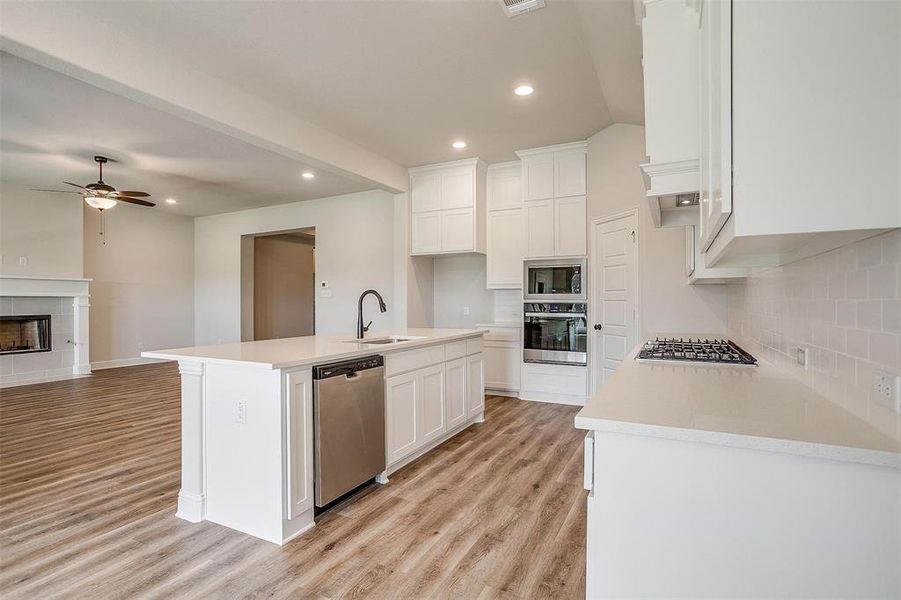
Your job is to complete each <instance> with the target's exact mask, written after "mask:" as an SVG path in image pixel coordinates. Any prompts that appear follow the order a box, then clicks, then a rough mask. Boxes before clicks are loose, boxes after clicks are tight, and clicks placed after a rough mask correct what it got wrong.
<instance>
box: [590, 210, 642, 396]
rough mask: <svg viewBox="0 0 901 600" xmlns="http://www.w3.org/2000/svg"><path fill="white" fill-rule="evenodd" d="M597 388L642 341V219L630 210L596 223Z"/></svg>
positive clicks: (594, 380)
mask: <svg viewBox="0 0 901 600" xmlns="http://www.w3.org/2000/svg"><path fill="white" fill-rule="evenodd" d="M592 230H593V231H592V250H591V251H592V261H591V263H592V281H593V282H594V285H593V288H592V289H593V293H592V297H591V299H590V303H589V305H590V306H591V314H592V319H593V322H592V325H593V329H592V340H591V341H592V348H593V352H592V355H593V357H594V358H593V359H592V365H593V370H594V373H593V377H592V387H593V389H598V388H600V387H601V386H602V385H603V384H604V381H605V380H606V378H607V377H609V376H610V375H611V374H613V372H614V371H615V370H616V368H617V367H618V366H619V365H620V364H621V363H622V361H623V360H624V359H625V357H626V355H627V354H628V353H629V351H630V350H632V348H634V347H635V344H636V343H637V342H638V302H637V298H638V294H637V291H638V277H637V275H638V273H637V262H638V219H637V215H636V214H635V213H629V214H627V215H624V216H622V217H618V218H616V219H611V220H608V221H603V222H596V223H594V224H593V225H592Z"/></svg>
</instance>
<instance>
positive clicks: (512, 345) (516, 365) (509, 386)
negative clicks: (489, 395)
mask: <svg viewBox="0 0 901 600" xmlns="http://www.w3.org/2000/svg"><path fill="white" fill-rule="evenodd" d="M484 356H485V387H486V388H488V389H490V390H503V391H507V392H518V391H519V374H520V365H521V364H522V350H521V349H520V343H519V341H518V340H517V341H514V342H509V341H497V342H495V341H490V340H485V350H484Z"/></svg>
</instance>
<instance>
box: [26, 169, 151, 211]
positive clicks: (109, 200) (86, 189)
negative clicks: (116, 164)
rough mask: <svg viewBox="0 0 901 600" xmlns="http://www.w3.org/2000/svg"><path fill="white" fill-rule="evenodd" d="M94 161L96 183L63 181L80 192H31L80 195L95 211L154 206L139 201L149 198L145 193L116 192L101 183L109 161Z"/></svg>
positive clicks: (145, 201) (33, 189)
mask: <svg viewBox="0 0 901 600" xmlns="http://www.w3.org/2000/svg"><path fill="white" fill-rule="evenodd" d="M94 161H95V162H96V163H98V164H99V165H100V178H99V179H98V180H97V183H89V184H88V185H78V184H77V183H72V182H69V181H64V182H63V183H65V184H66V185H71V186H74V187H77V188H79V189H80V191H78V192H75V191H69V190H40V189H35V188H32V191H35V192H57V193H59V194H80V195H81V196H82V197H83V198H84V201H85V202H86V203H87V204H88V206H91V207H93V208H96V209H97V210H100V211H103V210H106V209H108V208H112V207H114V206H115V205H116V203H118V202H128V203H129V204H138V205H140V206H156V204H154V203H153V202H149V201H148V200H141V199H140V198H147V197H149V196H150V194H148V193H147V192H128V191H121V192H120V191H117V190H116V188H114V187H113V186H111V185H107V184H105V183H103V165H105V164H106V163H107V162H109V159H108V158H107V157H105V156H95V157H94Z"/></svg>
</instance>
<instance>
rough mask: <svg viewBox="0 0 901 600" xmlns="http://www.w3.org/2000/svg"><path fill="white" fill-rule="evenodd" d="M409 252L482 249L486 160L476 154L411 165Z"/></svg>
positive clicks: (425, 253)
mask: <svg viewBox="0 0 901 600" xmlns="http://www.w3.org/2000/svg"><path fill="white" fill-rule="evenodd" d="M410 221H411V243H410V253H411V254H412V255H414V256H416V255H432V254H457V253H472V252H480V253H484V252H485V164H484V163H483V162H481V161H480V160H479V159H477V158H473V159H467V160H459V161H454V162H450V163H442V164H438V165H428V166H425V167H416V168H414V169H410Z"/></svg>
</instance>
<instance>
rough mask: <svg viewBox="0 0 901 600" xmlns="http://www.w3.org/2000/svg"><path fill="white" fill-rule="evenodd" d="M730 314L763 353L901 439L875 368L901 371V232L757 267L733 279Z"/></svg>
mask: <svg viewBox="0 0 901 600" xmlns="http://www.w3.org/2000/svg"><path fill="white" fill-rule="evenodd" d="M728 320H729V331H730V334H732V335H735V336H737V337H739V338H741V339H743V340H744V341H745V342H747V343H748V344H749V345H750V346H751V347H752V348H753V351H754V352H756V353H757V354H759V355H760V357H761V358H763V359H765V360H769V361H770V362H773V363H775V364H776V365H777V366H779V367H781V368H784V369H786V370H788V371H789V372H791V373H793V374H794V375H795V376H796V377H797V378H798V379H799V380H801V381H803V382H804V383H805V384H806V385H808V386H810V387H811V388H813V389H815V390H816V391H818V392H820V393H822V394H823V395H826V396H827V397H829V398H831V399H832V400H833V401H835V402H836V403H838V404H839V405H841V406H843V407H845V408H846V409H847V410H849V411H850V412H852V413H853V414H855V415H857V416H858V417H860V418H861V419H865V420H867V421H869V422H870V423H871V424H873V426H875V427H877V428H878V429H879V430H880V431H882V432H885V433H887V434H889V435H893V436H896V437H898V438H899V439H901V416H899V415H897V414H896V413H894V411H891V410H886V409H885V406H884V405H877V404H876V403H875V402H876V398H875V396H874V393H873V392H872V389H871V388H872V376H873V369H875V368H877V367H879V368H882V369H888V370H889V371H893V372H898V371H901V230H894V231H891V232H889V233H885V234H882V235H879V236H876V237H873V238H870V239H867V240H863V241H861V242H857V243H855V244H850V245H848V246H845V247H843V248H839V249H837V250H833V251H831V252H827V253H825V254H822V255H820V256H816V257H812V258H809V259H806V260H802V261H799V262H796V263H792V264H789V265H785V266H782V267H777V268H773V269H767V270H763V271H759V272H758V271H755V272H754V273H753V275H752V276H751V277H749V278H747V279H746V280H745V281H743V282H740V283H736V284H731V285H729V288H728ZM798 346H804V347H806V348H807V349H808V367H807V369H806V370H805V369H802V368H800V367H798V366H797V364H796V363H795V361H794V351H795V350H794V349H795V348H797V347H798Z"/></svg>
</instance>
